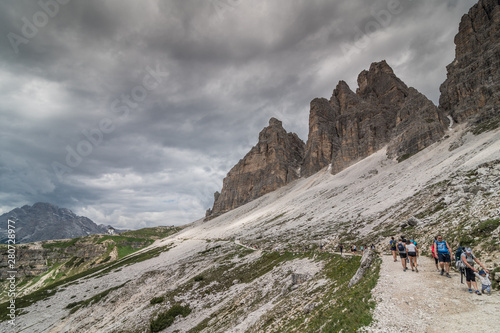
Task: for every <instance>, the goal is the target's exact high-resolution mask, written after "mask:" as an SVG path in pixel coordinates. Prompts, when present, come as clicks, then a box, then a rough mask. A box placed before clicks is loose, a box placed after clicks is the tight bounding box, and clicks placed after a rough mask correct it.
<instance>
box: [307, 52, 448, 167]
mask: <svg viewBox="0 0 500 333" xmlns="http://www.w3.org/2000/svg"><path fill="white" fill-rule="evenodd" d="M358 86H359V88H358V89H357V91H356V93H354V92H353V91H352V90H351V89H350V88H349V86H348V85H347V84H346V83H345V82H343V81H340V82H339V84H338V85H337V87H336V88H335V90H334V91H333V95H332V97H331V98H330V100H329V101H327V100H326V99H315V100H313V101H312V102H311V113H310V116H309V137H308V141H307V149H306V156H305V159H304V163H303V168H302V175H303V176H306V177H307V176H310V175H312V174H314V173H315V172H317V171H319V170H320V169H322V168H323V167H325V166H327V165H329V164H331V167H332V168H331V170H332V173H337V172H339V171H341V170H343V169H345V168H346V167H348V166H350V165H352V164H354V163H355V162H357V161H358V160H360V159H363V158H365V157H367V156H369V155H370V154H372V153H374V152H376V151H377V150H379V149H380V148H382V147H383V146H385V145H388V152H387V153H388V156H389V157H390V158H399V157H402V156H405V155H410V154H414V153H416V152H418V151H419V150H421V149H423V148H425V147H426V146H428V145H430V144H432V143H433V142H435V141H437V140H439V139H440V138H441V137H442V136H443V134H444V130H445V122H444V120H443V115H442V113H441V112H440V111H439V110H438V108H437V107H436V106H435V105H434V104H433V103H432V102H431V101H429V100H428V99H427V98H426V97H425V96H424V95H422V94H420V93H419V92H418V91H417V90H415V89H413V88H409V87H408V86H406V85H405V84H404V83H403V82H402V81H401V80H400V79H398V78H397V77H396V75H395V74H394V72H393V70H392V68H391V67H389V65H388V64H387V63H386V62H385V61H381V62H378V63H373V64H372V65H371V66H370V69H369V70H368V71H363V72H361V73H360V74H359V76H358Z"/></svg>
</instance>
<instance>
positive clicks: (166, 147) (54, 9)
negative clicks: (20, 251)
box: [0, 0, 476, 228]
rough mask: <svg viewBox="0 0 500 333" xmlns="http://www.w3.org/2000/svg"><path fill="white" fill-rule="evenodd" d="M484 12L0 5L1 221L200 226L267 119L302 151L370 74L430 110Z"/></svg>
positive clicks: (391, 6) (397, 6) (419, 7)
mask: <svg viewBox="0 0 500 333" xmlns="http://www.w3.org/2000/svg"><path fill="white" fill-rule="evenodd" d="M475 2H476V1H469V0H467V1H465V0H464V1H457V0H447V1H431V0H425V1H411V0H399V1H398V0H375V1H360V0H352V1H342V2H341V1H330V0H312V1H311V0H307V1H306V0H293V1H288V0H287V1H285V0H276V1H248V0H207V1H197V0H183V1H159V0H144V1H132V0H101V1H97V0H90V1H75V0H73V1H70V0H58V1H56V0H41V1H20V0H3V1H1V2H0V36H1V37H0V94H1V96H0V140H1V141H0V213H4V212H6V211H9V210H11V209H13V208H15V207H19V206H22V205H25V204H30V205H31V204H33V203H35V202H37V201H44V202H51V203H53V204H56V205H59V206H61V207H67V208H70V209H72V210H73V211H75V212H76V213H77V214H80V215H84V216H87V217H89V218H91V219H92V220H94V221H95V222H97V223H105V224H111V225H113V226H116V227H119V228H140V227H146V226H154V225H172V224H176V225H179V224H183V223H187V222H191V221H193V220H195V219H198V218H200V217H202V216H203V215H204V212H205V210H206V209H207V208H209V207H210V206H211V205H212V204H213V193H214V192H215V191H217V190H220V188H221V187H222V179H223V178H224V176H225V175H226V173H227V172H228V171H229V170H230V168H231V167H232V166H233V165H234V164H236V163H237V162H238V160H239V159H240V158H242V157H243V156H244V155H245V154H246V153H247V152H248V151H249V150H250V148H251V147H252V146H253V145H254V144H256V142H257V138H258V133H259V131H260V130H261V129H262V128H263V127H265V126H267V124H268V120H269V118H270V117H277V118H278V119H280V120H282V121H283V125H284V127H285V129H287V130H288V131H293V132H296V133H297V134H298V135H299V136H300V137H301V138H302V139H303V140H306V139H307V130H308V115H309V102H310V101H311V100H312V99H313V98H315V97H327V98H328V97H330V96H331V93H332V90H333V89H334V88H335V86H336V85H337V83H338V81H339V80H345V81H346V82H347V83H348V84H349V86H350V87H351V89H353V90H355V89H356V88H357V84H356V79H357V75H358V74H359V72H360V71H362V70H363V69H367V68H368V67H369V66H370V63H372V62H374V61H380V60H383V59H385V60H387V62H388V63H389V65H390V66H391V67H393V69H394V71H395V73H396V75H398V76H399V77H400V78H401V79H402V80H403V81H404V82H405V83H406V84H407V85H409V86H413V87H415V88H416V89H418V90H419V91H420V92H422V93H424V94H425V95H426V96H428V97H429V98H430V99H431V100H432V101H433V102H434V103H437V102H438V98H439V85H440V84H441V83H442V82H443V81H444V80H445V77H446V69H445V66H446V65H447V64H449V63H450V62H451V61H452V60H453V57H454V49H455V47H454V44H453V38H454V36H455V34H456V33H457V31H458V24H459V22H460V18H461V16H462V15H463V14H465V13H466V12H467V11H468V9H469V8H470V7H471V6H472V5H473V4H474V3H475ZM75 154H78V156H75Z"/></svg>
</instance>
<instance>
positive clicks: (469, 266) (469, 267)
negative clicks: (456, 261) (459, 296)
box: [461, 247, 489, 295]
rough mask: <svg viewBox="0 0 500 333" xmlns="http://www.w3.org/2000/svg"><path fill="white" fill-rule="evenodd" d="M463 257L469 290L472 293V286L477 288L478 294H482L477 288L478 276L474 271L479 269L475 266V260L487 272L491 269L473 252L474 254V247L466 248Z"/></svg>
mask: <svg viewBox="0 0 500 333" xmlns="http://www.w3.org/2000/svg"><path fill="white" fill-rule="evenodd" d="M461 259H462V261H463V263H464V264H465V282H466V283H467V286H468V287H469V292H470V293H472V292H473V291H472V288H471V285H472V287H474V289H476V294H477V295H481V293H480V292H479V290H478V289H477V284H476V277H475V276H474V273H475V272H477V269H475V268H474V262H476V263H477V264H478V265H479V266H481V267H482V268H483V269H484V271H485V272H486V273H489V271H488V270H487V269H486V268H485V267H484V265H483V264H482V263H481V262H480V261H479V259H477V258H476V257H475V256H474V255H473V254H472V249H471V248H470V247H466V248H465V252H464V253H462V255H461Z"/></svg>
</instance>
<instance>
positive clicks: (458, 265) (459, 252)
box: [455, 246, 467, 283]
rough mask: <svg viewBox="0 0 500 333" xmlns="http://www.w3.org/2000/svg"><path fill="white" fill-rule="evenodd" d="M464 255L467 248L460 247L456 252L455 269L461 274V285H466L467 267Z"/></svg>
mask: <svg viewBox="0 0 500 333" xmlns="http://www.w3.org/2000/svg"><path fill="white" fill-rule="evenodd" d="M462 253H465V247H462V246H460V247H459V248H458V249H457V252H455V267H456V268H457V269H458V271H459V272H460V283H464V275H465V268H466V267H467V266H466V265H465V263H464V262H463V260H462Z"/></svg>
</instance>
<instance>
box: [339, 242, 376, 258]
mask: <svg viewBox="0 0 500 333" xmlns="http://www.w3.org/2000/svg"><path fill="white" fill-rule="evenodd" d="M338 248H339V251H340V254H343V253H344V245H342V244H339V245H338ZM367 249H368V245H364V246H363V245H361V246H360V250H361V251H360V252H361V255H363V253H364V252H365V250H367ZM370 249H372V250H375V244H372V245H370ZM351 253H352V254H358V247H357V246H356V244H352V245H351Z"/></svg>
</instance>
